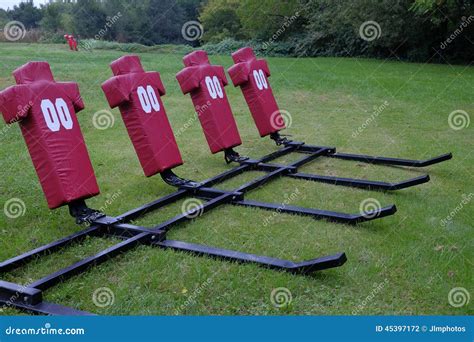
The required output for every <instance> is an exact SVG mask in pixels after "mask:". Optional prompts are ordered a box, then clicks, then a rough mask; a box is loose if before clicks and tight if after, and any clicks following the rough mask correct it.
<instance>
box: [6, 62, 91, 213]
mask: <svg viewBox="0 0 474 342" xmlns="http://www.w3.org/2000/svg"><path fill="white" fill-rule="evenodd" d="M13 76H14V77H15V80H16V83H17V85H15V86H11V87H9V88H7V89H5V90H4V91H2V92H0V111H1V112H2V114H3V118H4V119H5V122H6V123H7V124H11V123H14V122H17V121H18V123H19V125H20V127H21V131H22V133H23V137H24V138H25V141H26V145H27V146H28V150H29V152H30V155H31V159H32V161H33V165H34V167H35V169H36V173H37V174H38V177H39V180H40V183H41V186H42V188H43V192H44V194H45V196H46V200H47V201H48V206H49V208H51V209H54V208H57V207H60V206H62V205H64V204H67V203H70V202H72V201H74V200H78V199H86V198H89V197H92V196H95V195H97V194H99V187H98V185H97V181H96V178H95V175H94V170H93V168H92V164H91V161H90V159H89V154H88V152H87V147H86V145H85V143H84V138H83V136H82V132H81V128H80V126H79V122H78V121H77V117H76V113H77V112H79V111H81V110H82V109H84V103H83V102H82V99H81V95H80V93H79V87H78V85H77V83H74V82H56V81H55V80H54V79H53V74H52V73H51V69H50V67H49V64H48V63H47V62H29V63H27V64H25V65H23V66H22V67H20V68H18V69H16V70H15V71H14V72H13Z"/></svg>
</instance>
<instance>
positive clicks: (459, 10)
mask: <svg viewBox="0 0 474 342" xmlns="http://www.w3.org/2000/svg"><path fill="white" fill-rule="evenodd" d="M473 7H474V5H473V2H472V0H379V1H375V0H351V1H350V0H287V1H281V0H259V1H255V0H144V1H143V0H141V1H139V0H102V1H97V0H78V1H77V3H64V2H61V1H57V2H53V3H50V4H47V5H42V6H41V7H40V8H36V7H34V6H33V5H32V4H31V3H22V4H20V5H19V6H15V7H14V8H12V9H9V10H7V11H5V10H0V24H1V26H2V27H3V26H4V25H5V24H6V23H7V22H9V21H11V20H18V21H21V22H22V23H23V24H24V25H25V27H26V28H27V29H28V30H33V31H35V30H36V31H39V32H40V34H36V35H28V36H29V37H30V36H33V37H37V39H39V40H41V41H45V42H62V41H63V39H62V35H63V34H64V33H72V34H75V35H76V36H79V37H80V38H82V39H84V38H92V39H96V40H106V41H116V42H119V43H137V44H142V45H149V46H150V45H156V44H188V45H189V44H190V45H193V46H198V45H204V48H205V49H207V50H208V51H210V52H213V51H219V52H221V53H228V52H229V51H230V50H227V49H226V47H232V48H234V47H240V46H244V45H248V44H250V45H252V46H254V47H255V48H256V49H257V50H259V51H260V52H261V53H265V54H269V55H282V54H283V55H290V56H367V57H379V58H394V59H395V58H398V59H405V60H415V61H422V62H426V61H433V62H447V61H448V62H464V63H470V62H472V61H473V56H474V13H473ZM119 14H120V15H119ZM117 15H119V18H118V19H117V20H116V21H114V22H113V23H112V24H111V25H108V23H109V24H110V23H111V19H112V18H117ZM191 20H199V21H200V22H201V23H202V26H203V32H202V33H203V35H202V37H201V40H196V41H191V42H190V41H186V40H185V39H184V38H183V35H182V32H181V30H182V27H183V25H184V24H185V23H186V22H188V21H191ZM367 21H375V22H377V23H378V24H379V26H380V37H379V38H378V39H375V40H373V41H365V40H363V39H361V37H360V34H359V29H360V27H361V25H362V24H363V23H364V22H367ZM449 37H451V38H453V37H454V39H452V41H451V42H449V43H447V44H446V40H447V39H448V38H449ZM33 39H36V38H33ZM443 43H444V44H443Z"/></svg>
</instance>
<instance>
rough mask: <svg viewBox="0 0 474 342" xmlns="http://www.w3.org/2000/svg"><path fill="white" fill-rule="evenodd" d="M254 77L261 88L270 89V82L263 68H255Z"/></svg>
mask: <svg viewBox="0 0 474 342" xmlns="http://www.w3.org/2000/svg"><path fill="white" fill-rule="evenodd" d="M253 78H254V79H255V83H257V87H258V89H260V90H263V88H265V89H268V82H267V79H266V78H265V74H264V73H263V70H262V69H259V70H254V71H253Z"/></svg>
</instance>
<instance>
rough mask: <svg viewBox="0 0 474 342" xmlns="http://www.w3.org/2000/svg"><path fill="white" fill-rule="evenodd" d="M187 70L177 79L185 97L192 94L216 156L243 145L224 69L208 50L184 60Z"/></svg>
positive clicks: (191, 54) (186, 57) (178, 75)
mask: <svg viewBox="0 0 474 342" xmlns="http://www.w3.org/2000/svg"><path fill="white" fill-rule="evenodd" d="M183 62H184V65H185V68H184V69H183V70H181V71H180V72H179V73H178V74H177V75H176V78H177V80H178V82H179V84H180V86H181V90H182V91H183V94H187V93H190V94H191V99H192V101H193V104H194V107H195V109H196V112H197V114H198V117H199V121H200V122H201V126H202V128H203V130H204V135H205V136H206V140H207V143H208V145H209V148H210V149H211V152H212V153H217V152H220V151H223V150H225V149H228V148H232V147H235V146H238V145H240V144H242V141H241V140H240V135H239V131H238V129H237V124H236V123H235V119H234V116H233V114H232V109H231V108H230V104H229V101H228V100H227V95H226V93H225V89H224V87H225V86H226V85H227V78H226V76H225V71H224V68H223V67H222V66H217V65H211V64H210V63H209V58H208V56H207V53H206V52H205V51H194V52H192V53H190V54H188V55H186V56H184V58H183Z"/></svg>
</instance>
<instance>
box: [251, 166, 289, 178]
mask: <svg viewBox="0 0 474 342" xmlns="http://www.w3.org/2000/svg"><path fill="white" fill-rule="evenodd" d="M281 168H286V169H287V171H286V172H285V173H284V174H282V176H283V175H285V174H287V173H296V172H297V171H298V169H297V168H296V167H294V166H288V165H282V164H272V163H258V164H256V165H255V166H254V167H253V170H256V171H263V172H272V171H276V170H278V169H281Z"/></svg>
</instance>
